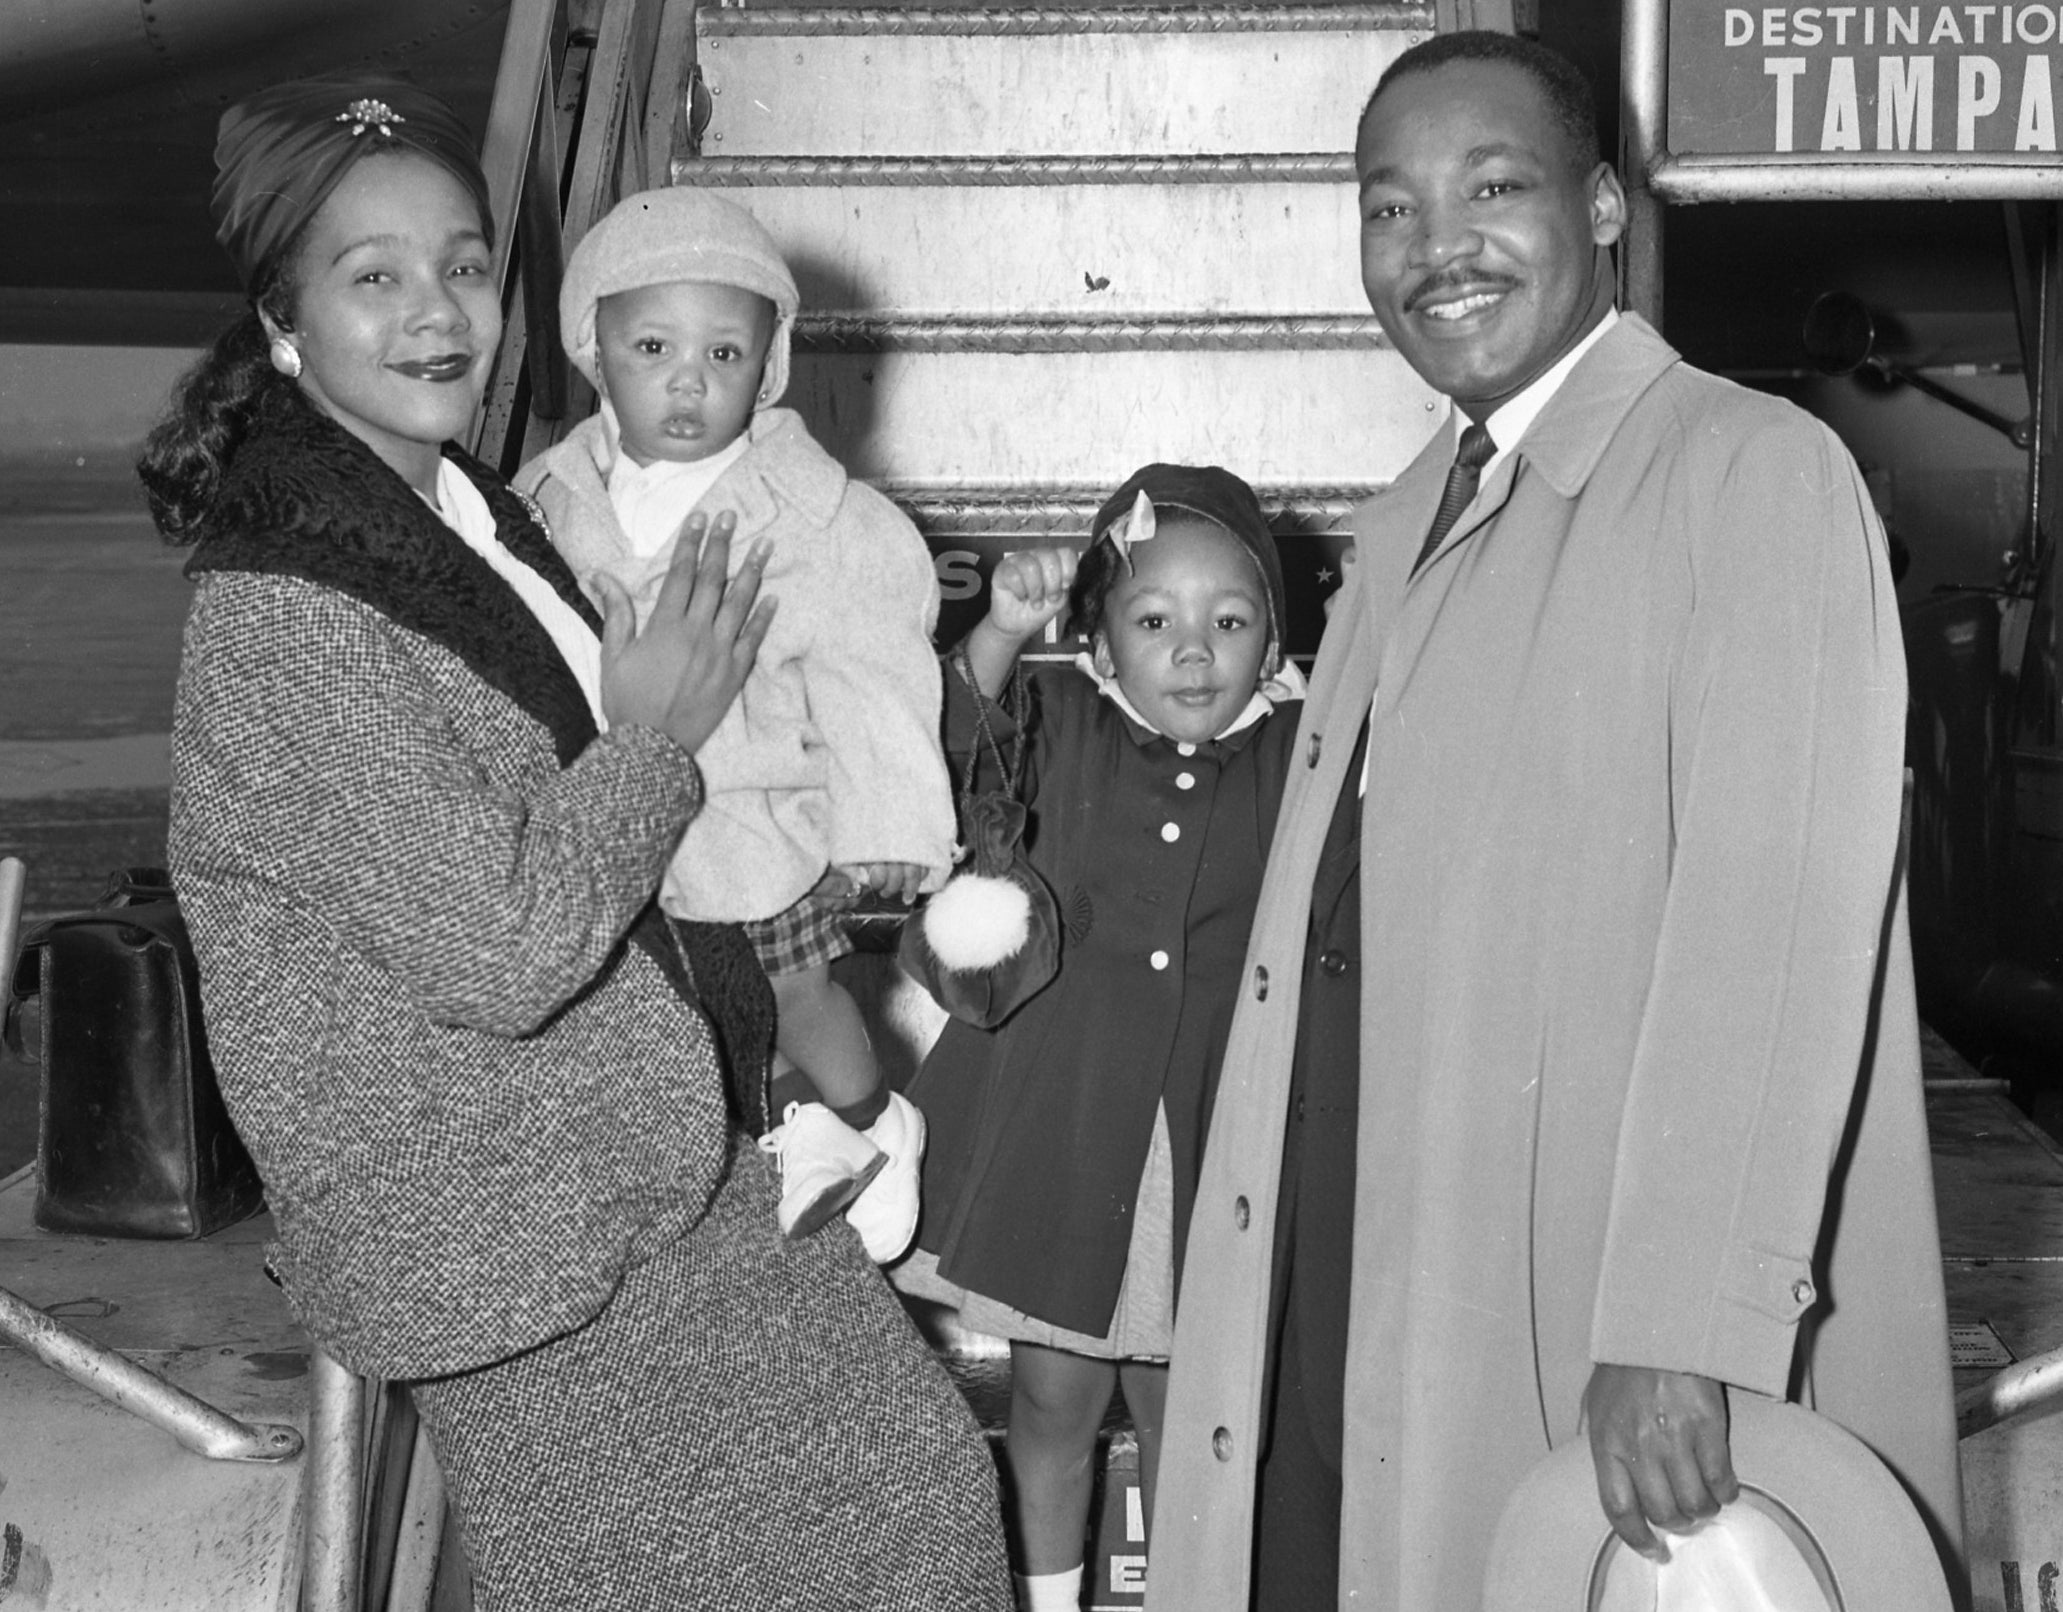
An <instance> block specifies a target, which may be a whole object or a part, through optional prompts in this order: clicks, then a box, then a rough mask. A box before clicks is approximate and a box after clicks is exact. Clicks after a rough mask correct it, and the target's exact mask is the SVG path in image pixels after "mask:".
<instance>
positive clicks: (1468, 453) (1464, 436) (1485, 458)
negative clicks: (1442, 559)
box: [1411, 425, 1497, 576]
mask: <svg viewBox="0 0 2063 1612" xmlns="http://www.w3.org/2000/svg"><path fill="white" fill-rule="evenodd" d="M1496 452H1497V444H1496V443H1494V442H1492V441H1491V440H1490V432H1489V430H1488V429H1487V428H1486V427H1484V426H1480V425H1472V426H1470V427H1469V428H1468V429H1467V430H1466V431H1464V432H1462V433H1461V446H1460V447H1459V448H1457V449H1456V450H1455V453H1454V463H1453V465H1452V466H1451V467H1450V468H1449V469H1448V471H1447V490H1446V491H1445V492H1443V493H1441V494H1440V507H1439V509H1438V510H1437V511H1436V512H1435V513H1434V515H1433V525H1432V530H1431V531H1429V532H1427V533H1426V534H1425V542H1424V543H1423V544H1421V545H1420V547H1419V550H1418V558H1417V559H1415V560H1413V561H1412V562H1411V574H1412V575H1413V576H1417V575H1418V573H1419V569H1420V567H1422V566H1423V565H1424V564H1425V562H1426V561H1427V560H1430V559H1431V558H1432V557H1433V551H1434V550H1435V549H1437V548H1438V547H1439V546H1440V543H1441V541H1442V540H1443V539H1444V538H1445V537H1446V536H1447V534H1448V533H1449V532H1451V531H1452V530H1453V529H1454V523H1455V522H1456V521H1458V520H1460V519H1461V512H1462V511H1463V510H1465V509H1467V508H1468V503H1469V500H1470V499H1471V498H1473V497H1475V496H1476V479H1477V478H1478V477H1479V476H1481V475H1482V473H1483V466H1485V465H1486V464H1488V463H1489V462H1490V456H1491V455H1492V454H1494V453H1496Z"/></svg>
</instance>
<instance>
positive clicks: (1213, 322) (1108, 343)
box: [795, 313, 1390, 354]
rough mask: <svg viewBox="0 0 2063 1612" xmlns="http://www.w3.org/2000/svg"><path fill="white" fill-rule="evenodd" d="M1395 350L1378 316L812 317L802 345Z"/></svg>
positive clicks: (801, 326) (799, 325) (832, 348)
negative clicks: (1392, 348) (1136, 317)
mask: <svg viewBox="0 0 2063 1612" xmlns="http://www.w3.org/2000/svg"><path fill="white" fill-rule="evenodd" d="M1389 345H1390V342H1389V338H1388V337H1387V336H1385V335H1384V334H1383V330H1382V326H1381V325H1380V324H1379V323H1378V322H1377V321H1376V319H1375V316H1374V315H1373V314H1365V313H1364V314H1341V315H1327V316H1303V317H1298V318H1289V319H1284V318H1277V317H1275V316H1273V315H1265V314H1260V315H1256V314H1246V315H1235V316H1231V317H1226V318H1217V319H1210V318H1205V319H1199V318H1194V317H1191V316H1189V315H1185V314H1169V315H1166V316H1164V317H1161V318H1157V319H1156V318H1143V319H1113V318H1089V319H1075V318H1065V317H1058V318H1056V317H1052V316H1045V317H1039V318H1029V319H969V318H965V317H963V316H960V315H941V316H926V315H917V314H861V313H833V314H805V315H803V316H802V317H801V318H799V319H798V320H797V321H796V326H795V348H796V350H797V351H798V352H811V353H848V354H852V353H861V354H880V353H893V352H906V353H1017V354H1025V353H1196V352H1281V351H1291V350H1293V351H1318V350H1333V349H1344V350H1347V351H1353V352H1375V351H1378V350H1380V349H1382V348H1385V347H1388V346H1389Z"/></svg>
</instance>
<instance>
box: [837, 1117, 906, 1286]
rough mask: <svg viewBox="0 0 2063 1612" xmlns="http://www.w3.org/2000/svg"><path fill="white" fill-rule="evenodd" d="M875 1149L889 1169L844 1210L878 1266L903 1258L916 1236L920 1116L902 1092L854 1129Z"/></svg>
mask: <svg viewBox="0 0 2063 1612" xmlns="http://www.w3.org/2000/svg"><path fill="white" fill-rule="evenodd" d="M857 1134H858V1135H859V1136H861V1137H862V1138H864V1139H865V1140H867V1141H869V1142H872V1143H873V1144H874V1146H876V1147H878V1148H879V1149H880V1150H881V1152H882V1155H883V1156H884V1157H885V1158H886V1159H887V1161H888V1167H887V1168H886V1169H884V1170H883V1171H882V1172H881V1173H880V1175H879V1176H877V1177H876V1178H875V1179H874V1182H873V1184H872V1185H871V1186H869V1187H867V1188H866V1190H864V1191H863V1192H862V1193H861V1194H860V1195H859V1197H858V1199H857V1200H855V1202H854V1203H853V1206H852V1207H851V1208H850V1209H848V1210H846V1211H845V1218H846V1219H847V1220H848V1221H850V1222H851V1223H852V1228H853V1230H855V1231H857V1232H858V1233H859V1234H860V1241H861V1242H863V1243H865V1244H866V1245H867V1253H868V1254H869V1255H870V1256H871V1257H872V1258H873V1261H874V1263H875V1264H877V1265H886V1264H887V1263H888V1262H889V1261H890V1260H892V1259H898V1258H900V1257H901V1256H902V1253H903V1251H904V1250H905V1249H907V1248H908V1247H909V1246H910V1239H911V1238H912V1237H914V1236H916V1235H917V1193H918V1186H919V1183H920V1181H921V1179H922V1176H921V1173H920V1171H919V1168H918V1167H919V1166H920V1165H921V1164H922V1163H923V1162H924V1116H923V1115H922V1114H921V1113H919V1112H918V1110H917V1106H916V1104H914V1103H912V1102H911V1101H910V1100H909V1098H907V1097H905V1096H903V1094H902V1093H901V1092H894V1091H892V1092H890V1093H889V1094H888V1107H887V1108H886V1109H884V1110H883V1111H882V1114H881V1117H880V1118H879V1119H877V1120H876V1121H874V1123H873V1124H872V1125H869V1126H868V1127H867V1128H866V1129H865V1130H864V1131H860V1132H858V1133H857Z"/></svg>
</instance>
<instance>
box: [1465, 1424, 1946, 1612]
mask: <svg viewBox="0 0 2063 1612" xmlns="http://www.w3.org/2000/svg"><path fill="white" fill-rule="evenodd" d="M1727 1400H1728V1405H1729V1409H1730V1412H1731V1426H1730V1429H1729V1436H1730V1441H1731V1444H1732V1449H1733V1465H1734V1474H1735V1476H1736V1477H1738V1478H1739V1479H1740V1483H1741V1495H1740V1498H1739V1499H1738V1500H1736V1501H1734V1502H1733V1503H1732V1504H1731V1505H1729V1506H1727V1507H1726V1508H1725V1509H1724V1510H1723V1511H1721V1512H1720V1514H1719V1515H1718V1516H1717V1517H1715V1518H1714V1519H1713V1520H1712V1521H1710V1522H1708V1523H1706V1524H1704V1525H1703V1526H1702V1527H1700V1528H1699V1529H1698V1530H1697V1532H1695V1533H1693V1534H1664V1535H1663V1536H1662V1538H1663V1539H1664V1541H1665V1542H1666V1543H1667V1544H1668V1545H1669V1547H1670V1560H1669V1562H1668V1564H1667V1565H1665V1566H1661V1567H1657V1566H1656V1565H1655V1564H1654V1563H1652V1562H1650V1561H1648V1560H1647V1559H1646V1558H1645V1557H1643V1556H1641V1555H1639V1554H1638V1553H1636V1552H1635V1551H1633V1550H1630V1549H1628V1548H1627V1547H1626V1546H1625V1545H1624V1544H1622V1543H1621V1542H1620V1541H1619V1538H1618V1536H1617V1535H1616V1534H1614V1533H1613V1532H1612V1529H1611V1525H1610V1524H1609V1523H1608V1522H1606V1521H1605V1514H1604V1510H1603V1508H1602V1506H1601V1505H1600V1504H1599V1501H1598V1496H1597V1474H1596V1469H1595V1466H1594V1463H1593V1462H1592V1460H1591V1454H1590V1441H1589V1440H1588V1439H1587V1438H1579V1439H1574V1440H1572V1441H1571V1442H1569V1443H1567V1444H1565V1445H1563V1446H1562V1447H1561V1448H1560V1449H1558V1450H1556V1451H1555V1452H1554V1453H1553V1454H1552V1455H1550V1456H1548V1457H1547V1458H1546V1459H1545V1460H1543V1461H1542V1462H1540V1464H1539V1465H1538V1466H1536V1467H1534V1468H1533V1470H1532V1471H1531V1472H1529V1473H1527V1474H1526V1476H1525V1478H1524V1480H1523V1481H1521V1483H1520V1484H1519V1486H1518V1488H1517V1489H1516V1490H1515V1491H1514V1492H1513V1494H1512V1497H1511V1500H1510V1501H1509V1503H1508V1504H1507V1505H1506V1506H1505V1508H1504V1515H1503V1516H1502V1517H1501V1518H1500V1519H1499V1520H1498V1524H1497V1532H1496V1534H1495V1535H1494V1536H1493V1537H1492V1539H1491V1542H1490V1565H1489V1570H1488V1572H1487V1573H1485V1575H1484V1579H1483V1609H1484V1612H1949V1606H1950V1602H1949V1594H1948V1583H1947V1580H1946V1579H1945V1578H1944V1577H1943V1575H1942V1570H1941V1559H1940V1557H1939V1556H1937V1555H1936V1554H1935V1550H1934V1545H1933V1542H1932V1540H1931V1539H1930V1538H1929V1536H1928V1533H1927V1525H1926V1524H1925V1523H1924V1522H1923V1521H1922V1520H1921V1518H1920V1514H1919V1512H1918V1511H1917V1510H1916V1509H1915V1508H1914V1506H1913V1503H1912V1501H1911V1500H1910V1499H1908V1498H1907V1496H1906V1493H1905V1490H1904V1489H1903V1488H1901V1487H1900V1486H1899V1483H1898V1480H1897V1479H1896V1478H1894V1477H1893V1476H1892V1475H1891V1471H1890V1469H1889V1468H1888V1467H1886V1466H1885V1465H1884V1463H1883V1462H1882V1461H1880V1460H1878V1459H1877V1457H1876V1456H1875V1455H1873V1454H1872V1453H1871V1452H1870V1450H1869V1447H1868V1446H1867V1445H1865V1444H1864V1443H1863V1442H1862V1441H1861V1440H1860V1439H1858V1438H1856V1437H1855V1436H1854V1435H1853V1434H1852V1433H1849V1432H1848V1431H1847V1430H1845V1429H1844V1428H1841V1427H1837V1426H1836V1425H1835V1424H1834V1423H1832V1422H1830V1421H1828V1420H1827V1419H1826V1418H1825V1417H1824V1416H1819V1415H1815V1414H1814V1413H1813V1412H1812V1411H1809V1410H1807V1409H1805V1407H1804V1406H1802V1405H1787V1404H1780V1403H1778V1402H1777V1401H1775V1400H1771V1399H1764V1398H1762V1397H1761V1396H1760V1395H1756V1394H1749V1393H1744V1392H1742V1391H1740V1390H1738V1389H1731V1388H1730V1389H1728V1390H1727Z"/></svg>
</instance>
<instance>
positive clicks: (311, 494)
mask: <svg viewBox="0 0 2063 1612" xmlns="http://www.w3.org/2000/svg"><path fill="white" fill-rule="evenodd" d="M444 453H445V456H446V457H447V458H449V459H451V460H452V461H453V462H454V463H456V464H457V465H458V467H459V468H460V469H461V470H463V471H464V472H465V473H466V475H467V477H468V478H470V479H471V481H472V483H473V485H474V486H476V487H478V488H479V489H480V492H481V494H482V495H483V496H484V497H485V498H486V500H487V507H488V508H489V509H490V510H492V511H493V512H494V522H495V529H496V533H497V535H498V536H499V537H500V538H501V541H502V542H503V543H504V544H506V545H507V547H508V549H509V551H510V552H511V553H512V554H514V555H515V556H516V558H517V559H519V560H521V561H523V562H524V563H525V564H526V565H528V566H530V567H531V568H532V569H533V570H535V571H537V572H538V573H539V574H540V575H541V576H543V577H544V579H545V580H546V581H547V582H549V583H550V584H551V585H552V587H553V589H554V590H555V591H556V592H557V593H558V595H559V596H560V597H561V598H562V599H564V600H565V601H566V602H567V603H568V604H570V605H571V606H573V608H574V609H575V610H577V611H578V612H579V613H580V615H581V618H582V619H583V620H584V621H586V622H587V624H588V625H589V626H590V627H593V628H594V629H595V630H596V631H597V632H599V631H600V630H601V623H600V620H599V618H597V616H596V615H595V612H594V607H593V606H592V605H590V604H589V603H588V601H587V599H586V597H585V596H584V595H583V594H582V593H581V591H580V588H579V585H578V584H577V583H576V582H575V581H574V578H573V573H572V572H571V571H570V570H569V569H568V568H567V566H566V562H565V561H564V560H562V559H561V558H560V557H559V552H558V550H557V549H555V548H553V547H552V544H551V540H550V538H549V537H548V536H547V535H546V533H545V532H544V530H543V529H542V528H541V527H540V526H539V524H538V523H537V521H536V519H535V518H534V517H533V515H532V513H531V509H532V506H530V505H529V504H528V502H527V501H526V500H524V499H523V498H522V497H520V496H519V495H518V494H517V493H515V492H514V491H513V490H512V489H511V488H510V487H509V486H508V484H507V483H506V482H504V481H503V480H502V479H501V478H500V477H499V476H497V475H495V474H494V473H493V472H492V471H490V470H489V469H487V468H486V467H485V466H484V465H482V464H481V463H479V461H478V460H476V459H474V458H473V457H472V456H471V455H470V454H468V453H466V452H465V451H464V450H463V449H461V448H458V447H457V446H455V445H452V444H447V445H446V446H445V449H444ZM205 571H252V572H259V573H263V574H265V575H270V576H292V577H300V578H303V579H304V580H306V581H309V582H318V583H321V584H322V585H323V586H324V587H327V588H334V589H336V590H337V591H338V592H339V593H344V594H348V595H350V596H351V597H352V598H354V599H357V600H360V601H361V602H363V603H365V604H368V605H370V606H372V608H373V609H375V610H377V611H379V612H380V614H381V615H383V616H386V617H387V618H388V619H389V620H391V621H393V622H395V623H397V624H398V625H400V626H403V627H407V628H409V629H411V630H412V631H414V632H419V633H421V634H422V635H423V636H424V637H426V638H430V639H433V640H435V641H436V642H437V643H439V644H442V645H443V646H444V647H445V648H446V649H448V650H450V651H451V652H452V653H453V654H455V655H457V656H458V657H459V659H461V660H462V661H464V662H465V663H466V665H467V666H468V667H470V668H471V669H472V671H473V672H474V674H475V675H477V676H478V677H480V678H481V679H482V680H483V681H484V682H486V683H487V684H488V685H489V686H490V687H492V688H495V689H498V690H500V692H502V693H503V694H506V695H507V696H508V697H509V698H510V699H511V700H514V701H515V702H516V704H517V705H519V706H521V707H522V708H523V709H524V710H525V711H527V712H528V713H529V714H530V715H531V716H533V717H535V718H536V719H537V720H538V721H539V722H541V723H543V724H544V725H545V727H546V728H548V729H549V730H550V732H551V735H552V744H553V748H554V749H555V750H556V751H557V752H558V757H559V764H560V765H561V766H564V765H565V764H567V763H568V762H570V761H572V760H573V758H574V757H575V756H577V755H579V754H580V752H581V751H582V750H584V749H586V748H587V746H588V744H589V743H590V742H591V741H592V740H593V739H594V736H595V725H594V717H593V715H592V713H591V712H590V711H589V709H588V704H587V699H586V697H585V696H584V695H583V694H582V693H581V691H580V685H579V684H578V683H577V682H576V681H575V680H574V677H573V674H572V672H571V671H569V670H568V669H567V666H566V662H565V659H564V658H563V657H562V656H561V655H560V654H559V652H558V649H557V647H556V646H555V645H554V644H553V643H552V640H551V635H550V634H549V633H547V632H546V631H545V630H544V628H543V627H542V626H540V625H539V624H538V621H537V618H536V617H535V616H533V615H532V614H531V613H530V611H529V609H528V607H527V606H525V605H524V603H523V601H522V600H521V599H520V598H518V597H517V595H516V593H515V590H514V589H512V588H511V587H509V585H508V584H507V583H506V582H504V581H502V579H501V578H500V577H499V576H497V575H496V574H495V572H494V569H493V568H492V567H491V566H489V565H488V563H487V562H486V561H485V560H483V559H481V558H480V556H479V555H477V554H475V553H474V552H473V551H472V550H471V549H470V548H468V547H466V545H465V543H464V542H463V541H462V540H461V539H460V538H459V536H458V534H457V533H455V532H453V531H452V530H451V528H450V527H448V526H446V525H445V524H444V522H443V521H442V520H440V519H439V518H438V517H437V514H436V512H435V511H434V510H432V509H431V508H430V507H429V506H428V505H427V504H425V503H424V502H423V501H422V499H420V498H418V497H417V496H416V494H415V492H414V490H413V489H412V488H410V487H409V485H408V484H407V483H406V482H405V481H403V480H402V479H401V477H400V476H398V475H396V474H395V473H394V471H393V470H391V469H390V468H389V467H388V466H387V464H386V463H385V462H384V461H383V460H382V459H380V457H379V456H378V455H377V454H375V453H374V452H373V451H372V449H371V448H369V447H367V446H366V445H365V444H364V443H363V442H360V441H359V440H358V438H357V437H355V436H353V435H351V433H350V432H348V431H346V430H345V429H344V428H343V427H342V426H340V425H338V424H336V422H335V421H333V420H330V419H329V418H328V417H326V416H325V415H323V414H321V413H319V412H317V411H316V410H315V409H314V408H312V407H310V406H309V405H308V404H307V403H306V402H304V401H303V400H302V399H301V396H300V394H299V393H298V392H296V391H292V390H289V389H287V388H279V389H277V390H275V391H274V392H273V394H272V395H271V396H270V397H269V398H268V399H267V400H266V401H265V402H264V403H263V404H262V405H261V406H260V411H259V416H258V418H257V420H256V421H254V422H253V425H252V429H251V434H250V436H249V437H247V438H246V439H245V441H244V442H243V443H242V444H241V445H240V446H239V447H238V449H237V453H236V457H235V459H234V460H233V461H232V462H231V464H230V468H229V474H228V476H227V478H226V480H225V482H224V485H223V488H222V492H221V495H220V497H219V498H218V499H217V501H216V503H215V507H214V509H213V510H212V511H211V512H210V514H209V517H208V524H207V528H206V530H205V531H204V532H203V534H202V537H201V540H200V544H199V546H198V547H197V548H196V549H195V551H194V554H193V558H192V559H190V560H189V561H188V562H187V566H186V572H187V575H189V576H198V575H200V574H201V573H202V572H205Z"/></svg>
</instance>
